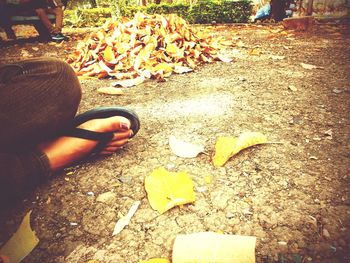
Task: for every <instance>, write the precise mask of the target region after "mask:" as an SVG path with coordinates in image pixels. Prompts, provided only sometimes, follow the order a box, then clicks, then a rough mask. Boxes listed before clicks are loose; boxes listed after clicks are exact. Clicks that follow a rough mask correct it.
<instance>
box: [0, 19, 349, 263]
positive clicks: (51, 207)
mask: <svg viewBox="0 0 350 263" xmlns="http://www.w3.org/2000/svg"><path fill="white" fill-rule="evenodd" d="M208 30H211V31H212V32H213V33H214V34H216V35H224V36H226V37H227V38H228V39H233V40H234V41H235V42H237V43H238V44H237V46H235V47H232V48H229V49H228V51H227V52H228V54H229V55H230V56H232V57H234V58H235V59H234V62H232V63H224V62H216V63H212V64H205V65H202V66H200V67H199V68H198V69H196V70H195V72H192V73H187V74H182V75H172V76H171V77H170V78H168V80H167V81H166V82H160V83H157V82H155V81H148V82H146V83H143V84H141V85H139V86H136V87H132V88H129V89H125V93H124V95H122V96H118V97H116V96H110V95H104V94H99V93H97V89H98V88H100V87H106V86H109V84H110V82H112V80H103V81H101V80H97V79H96V80H95V79H87V80H82V88H83V92H84V94H83V101H82V104H81V108H80V111H85V110H87V109H90V108H94V107H97V106H102V105H122V106H127V107H129V108H131V109H133V110H135V111H136V112H137V113H138V115H139V117H140V119H141V130H140V132H139V133H138V134H137V136H136V137H135V138H134V139H133V140H132V141H131V142H130V143H129V145H128V146H127V147H126V148H125V149H123V150H122V151H121V152H120V153H118V154H115V155H113V156H111V157H108V158H105V159H95V160H91V161H89V162H88V163H85V164H83V165H79V166H75V167H71V168H69V169H67V170H65V171H64V172H63V173H61V174H59V175H58V176H57V177H55V178H53V179H52V180H50V181H48V182H46V183H44V184H43V185H41V186H40V187H39V188H38V189H36V191H35V192H34V193H32V194H31V195H29V196H28V198H27V199H26V200H24V201H23V202H21V203H20V204H18V205H17V204H16V205H14V206H12V208H10V209H7V210H4V211H1V214H0V245H1V244H3V243H4V242H5V241H6V240H7V239H8V238H9V237H10V236H11V235H12V234H13V233H14V231H15V230H16V229H17V227H18V225H19V223H20V221H21V219H22V217H23V216H24V214H25V213H26V212H28V211H29V210H33V212H32V217H31V222H32V227H33V229H34V230H35V231H36V232H37V235H38V237H39V239H40V243H39V245H38V246H37V247H36V248H35V250H34V251H33V252H32V253H31V254H30V255H29V256H28V257H27V258H26V259H25V260H24V261H23V262H27V263H31V262H32V263H37V262H87V261H88V260H92V259H95V260H97V261H98V262H101V263H102V262H132V263H137V262H138V261H140V260H146V259H149V258H155V257H165V258H169V259H171V252H172V245H173V241H174V238H175V237H176V235H177V234H180V233H194V232H200V231H214V232H222V233H227V234H238V235H252V236H256V237H257V247H256V258H257V262H295V263H299V262H300V263H301V262H350V187H349V185H350V174H349V171H350V162H349V160H350V159H349V157H350V151H349V150H350V137H349V136H350V119H349V110H350V103H349V101H350V25H345V24H319V25H315V26H314V28H313V29H312V30H310V31H309V32H294V31H284V30H283V29H282V28H281V27H280V26H278V25H261V26H257V25H231V26H215V27H209V28H208ZM73 32H74V31H73V30H71V31H67V34H68V35H70V37H71V41H70V42H68V43H64V44H63V45H62V46H58V45H48V44H38V43H37V42H33V43H25V42H23V43H22V42H20V43H18V44H14V43H7V44H6V46H5V47H2V48H1V49H0V52H1V56H0V62H2V63H5V62H9V61H15V60H17V59H23V58H25V57H31V56H34V57H37V56H50V57H58V58H62V59H64V58H66V57H67V55H68V54H69V52H71V51H70V50H69V49H67V47H69V46H75V45H76V39H78V38H79V34H76V33H73ZM37 48H39V49H37ZM23 50H25V51H23ZM301 63H306V64H311V65H315V66H317V67H316V68H314V69H305V68H303V67H302V66H301ZM244 131H259V132H262V133H264V134H265V135H267V137H268V138H269V140H270V141H274V142H282V144H269V145H261V146H258V147H253V148H250V149H247V150H245V151H243V152H242V153H241V154H239V155H237V156H235V157H234V158H232V159H231V160H230V161H229V162H227V163H226V165H225V166H224V167H222V168H214V166H213V165H212V164H211V157H210V156H211V155H212V154H213V152H214V144H215V141H216V138H217V137H218V136H220V135H239V134H240V133H242V132H244ZM170 135H175V136H176V137H178V138H180V139H183V140H185V141H188V142H194V143H199V144H204V145H206V150H207V152H208V153H209V155H205V154H201V155H199V156H198V157H197V158H194V159H183V158H180V157H176V156H175V155H174V154H173V153H172V152H171V150H170V148H169V145H168V139H169V136H170ZM158 167H165V168H167V169H168V170H170V171H188V173H189V174H190V176H191V177H192V179H193V181H194V183H195V190H196V201H195V203H193V204H189V205H184V206H183V207H176V208H173V209H171V210H170V211H168V212H166V213H164V214H163V215H159V214H158V213H157V212H156V211H154V210H152V208H151V207H150V205H149V202H148V199H147V195H146V192H145V189H144V178H145V176H146V175H148V174H150V173H151V172H152V171H153V170H154V169H155V168H158ZM208 175H209V176H211V177H212V182H211V183H209V184H206V182H205V179H204V178H205V177H206V176H208ZM103 193H108V195H107V196H108V198H105V199H103V200H102V201H97V198H98V197H99V195H100V194H103ZM138 200H139V201H141V205H140V207H139V209H138V210H137V212H136V214H135V215H134V217H133V218H132V220H131V223H130V224H129V226H127V227H126V228H125V229H124V230H123V231H122V232H121V233H120V234H119V235H117V236H114V237H112V232H113V228H114V225H115V223H116V221H117V220H118V217H119V216H120V215H125V214H126V213H127V211H128V210H129V208H130V206H131V205H132V204H133V203H134V202H135V201H138Z"/></svg>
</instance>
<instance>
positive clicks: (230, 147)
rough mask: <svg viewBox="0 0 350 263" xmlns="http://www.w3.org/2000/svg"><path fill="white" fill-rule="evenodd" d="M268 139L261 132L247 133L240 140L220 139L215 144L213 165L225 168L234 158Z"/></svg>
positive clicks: (234, 138) (231, 138)
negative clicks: (244, 150) (242, 151)
mask: <svg viewBox="0 0 350 263" xmlns="http://www.w3.org/2000/svg"><path fill="white" fill-rule="evenodd" d="M266 142H267V138H266V136H265V135H263V134H262V133H260V132H245V133H242V134H241V135H240V136H239V137H238V138H236V137H231V136H230V137H219V138H218V139H217V141H216V144H215V155H214V157H213V164H214V166H215V167H219V166H223V165H224V164H225V163H226V162H227V161H228V160H229V159H230V158H231V157H232V156H234V155H235V154H237V153H239V152H240V151H241V150H243V149H246V148H248V147H251V146H254V145H257V144H262V143H266Z"/></svg>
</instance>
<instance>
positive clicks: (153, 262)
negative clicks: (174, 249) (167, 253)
mask: <svg viewBox="0 0 350 263" xmlns="http://www.w3.org/2000/svg"><path fill="white" fill-rule="evenodd" d="M139 263H170V261H169V259H166V258H152V259H149V260H143V261H140V262H139Z"/></svg>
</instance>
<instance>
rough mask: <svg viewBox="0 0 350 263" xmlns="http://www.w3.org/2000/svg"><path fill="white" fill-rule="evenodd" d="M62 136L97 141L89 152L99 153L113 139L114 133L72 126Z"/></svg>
mask: <svg viewBox="0 0 350 263" xmlns="http://www.w3.org/2000/svg"><path fill="white" fill-rule="evenodd" d="M64 136H70V137H76V138H81V139H87V140H93V141H98V143H97V145H96V146H95V148H94V149H93V150H92V152H91V153H92V154H96V153H99V152H100V151H101V150H102V149H103V148H104V147H105V146H106V145H107V144H108V143H109V142H110V141H111V140H112V139H113V137H114V134H113V132H95V131H89V130H84V129H81V128H74V129H70V130H68V131H66V132H65V133H64Z"/></svg>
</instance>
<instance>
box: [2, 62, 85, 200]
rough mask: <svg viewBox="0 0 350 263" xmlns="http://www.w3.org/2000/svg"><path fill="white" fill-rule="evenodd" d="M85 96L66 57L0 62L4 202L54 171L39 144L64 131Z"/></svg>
mask: <svg viewBox="0 0 350 263" xmlns="http://www.w3.org/2000/svg"><path fill="white" fill-rule="evenodd" d="M80 99H81V88H80V84H79V81H78V79H77V77H76V75H75V73H74V71H73V69H72V68H71V67H70V66H69V65H68V64H66V63H65V62H62V61H60V60H56V59H32V60H26V61H22V62H18V63H15V64H11V65H5V66H2V67H0V203H1V201H4V199H8V198H9V196H13V195H18V194H21V193H23V192H26V191H27V190H28V189H31V188H32V187H34V186H35V185H37V184H38V183H39V182H41V181H43V180H45V179H46V178H47V177H48V176H49V175H50V173H51V171H50V167H49V162H48V159H47V157H46V155H45V154H43V153H42V152H40V151H38V150H37V145H38V144H40V143H41V142H44V141H47V140H50V139H53V138H55V137H57V136H59V135H60V132H61V131H62V129H64V127H65V126H66V125H67V124H68V123H69V122H70V121H71V120H72V119H73V118H74V116H75V114H76V112H77V109H78V106H79V103H80Z"/></svg>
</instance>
